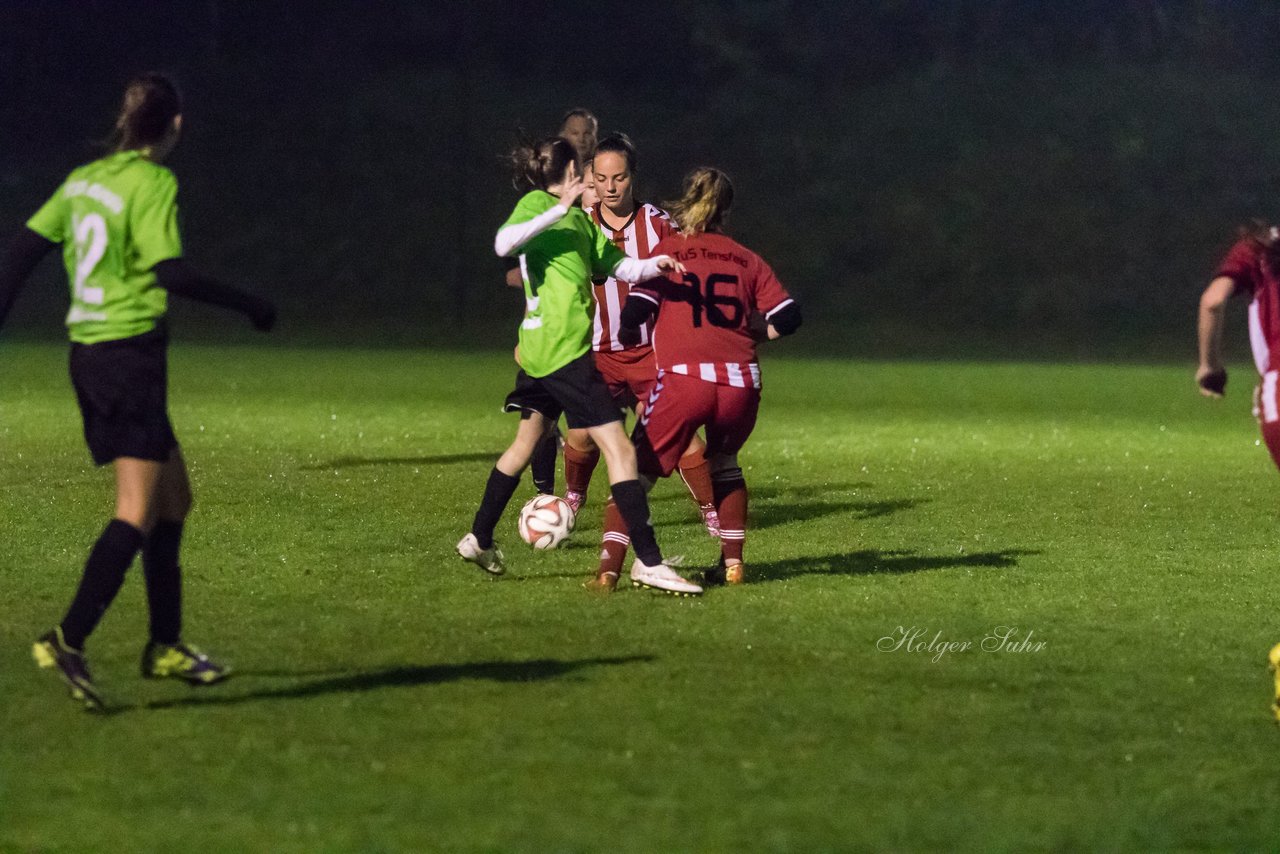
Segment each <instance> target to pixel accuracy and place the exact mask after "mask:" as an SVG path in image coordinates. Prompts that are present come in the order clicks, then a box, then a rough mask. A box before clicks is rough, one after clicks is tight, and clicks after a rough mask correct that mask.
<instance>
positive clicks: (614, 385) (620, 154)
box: [564, 133, 720, 591]
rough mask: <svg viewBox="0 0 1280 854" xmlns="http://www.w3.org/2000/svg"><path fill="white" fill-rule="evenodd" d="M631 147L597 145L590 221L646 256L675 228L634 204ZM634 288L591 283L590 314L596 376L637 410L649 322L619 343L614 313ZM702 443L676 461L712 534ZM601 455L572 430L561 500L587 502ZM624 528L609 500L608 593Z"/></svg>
mask: <svg viewBox="0 0 1280 854" xmlns="http://www.w3.org/2000/svg"><path fill="white" fill-rule="evenodd" d="M635 167H636V149H635V145H634V144H633V143H632V142H631V140H630V139H629V138H628V137H627V136H626V135H625V134H621V133H615V134H611V135H609V136H607V137H605V138H604V139H602V140H600V142H599V143H598V144H597V146H596V154H595V160H594V162H593V166H592V171H593V172H594V178H595V186H596V191H597V195H598V196H599V200H600V201H599V203H598V204H596V205H594V206H591V207H589V208H588V209H587V213H588V214H590V215H591V218H592V220H593V221H594V222H595V223H596V225H597V226H598V227H599V228H600V230H601V231H603V232H604V233H605V235H606V236H608V237H609V238H610V239H611V240H612V241H613V242H614V244H615V245H616V246H617V247H618V248H619V249H621V250H622V251H623V252H625V253H627V255H629V256H630V257H632V258H639V259H645V258H651V257H653V249H654V247H655V246H657V245H658V243H659V242H660V241H661V240H662V239H663V238H666V237H669V236H670V235H672V234H675V233H676V229H675V227H674V226H673V225H672V224H671V220H670V218H669V217H668V216H667V215H666V213H665V212H663V211H662V210H660V209H659V208H657V207H655V206H654V205H650V204H643V203H638V202H637V201H636V198H635V192H634V181H635ZM630 290H631V285H630V283H628V282H623V281H619V280H618V279H615V278H613V277H612V276H610V277H607V278H604V279H598V280H597V281H596V283H595V289H594V294H593V296H594V301H595V315H594V318H593V329H592V336H591V348H592V351H593V355H594V357H595V364H596V368H597V370H599V371H600V375H601V376H602V377H604V380H605V382H606V383H607V384H608V386H609V392H610V394H612V395H613V399H614V400H615V401H616V402H617V403H618V406H619V407H620V408H621V407H627V408H630V409H635V410H636V411H637V413H639V412H640V411H642V409H643V406H644V404H645V403H646V402H647V401H648V399H649V394H650V392H651V391H652V389H653V384H654V382H655V380H656V379H657V367H656V365H655V363H654V361H653V348H652V347H651V346H650V345H649V330H650V327H651V325H652V324H646V325H645V326H644V327H643V328H641V330H640V342H639V343H638V344H634V345H628V344H624V343H622V342H621V341H619V340H618V329H619V318H620V316H621V314H622V307H623V306H624V305H625V304H626V301H627V296H628V294H629V293H630ZM704 448H705V445H704V444H703V442H702V440H701V439H700V438H699V437H698V436H697V435H696V434H695V435H694V437H693V439H692V440H691V441H690V444H689V447H688V448H687V449H686V452H685V454H684V455H683V456H682V457H681V458H680V474H681V476H682V477H683V478H684V481H685V484H686V485H687V486H688V487H689V492H690V494H691V495H693V498H694V501H695V502H696V503H697V504H698V508H699V512H700V513H701V515H702V518H703V524H705V525H706V527H707V531H708V533H709V534H711V536H713V537H717V538H718V537H719V536H720V524H719V518H718V516H717V514H716V509H715V497H714V491H713V488H712V485H711V472H710V467H709V466H708V464H707V460H706V457H705V456H704V454H703V450H704ZM599 460H600V452H599V450H598V449H597V448H596V447H595V445H594V444H593V443H592V442H591V437H590V436H589V435H587V433H586V431H583V430H570V431H569V435H568V438H567V439H566V440H565V445H564V480H565V489H566V493H565V500H566V501H568V502H569V505H570V506H571V507H573V510H574V512H575V513H576V512H578V510H579V509H580V508H581V507H582V505H583V504H584V503H585V502H586V497H587V485H588V484H589V483H590V482H591V474H592V472H593V471H595V467H596V464H597V463H598V462H599ZM629 543H630V541H629V539H628V537H627V529H626V525H625V524H624V523H623V521H622V517H621V515H620V514H619V513H618V510H617V507H616V506H612V505H611V504H607V505H606V506H605V513H604V532H603V543H602V546H601V552H600V566H599V569H598V571H597V573H596V579H595V580H594V581H592V582H589V583H588V587H590V588H593V589H600V590H604V591H608V590H612V589H613V587H614V585H615V584H616V583H617V580H618V576H619V574H620V573H621V570H622V562H623V559H624V558H625V557H626V552H627V546H628V545H629Z"/></svg>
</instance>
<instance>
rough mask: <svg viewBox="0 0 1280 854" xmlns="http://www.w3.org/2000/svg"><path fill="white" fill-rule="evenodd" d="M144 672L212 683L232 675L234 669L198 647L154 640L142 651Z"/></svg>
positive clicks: (199, 683) (155, 676)
mask: <svg viewBox="0 0 1280 854" xmlns="http://www.w3.org/2000/svg"><path fill="white" fill-rule="evenodd" d="M142 675H143V676H144V677H146V678H147V679H181V680H182V681H184V682H187V683H189V684H191V685H212V684H213V683H215V682H221V681H222V680H223V679H226V678H227V677H228V676H230V675H231V668H230V667H227V666H226V665H225V664H219V663H218V662H216V661H214V660H213V659H211V658H209V656H207V655H205V654H204V653H203V652H201V651H200V650H198V649H196V648H195V647H194V646H190V645H188V644H185V643H176V644H173V645H172V646H170V645H169V644H162V643H155V642H154V641H152V642H151V643H149V644H147V647H146V649H144V650H143V651H142Z"/></svg>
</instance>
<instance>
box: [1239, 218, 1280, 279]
mask: <svg viewBox="0 0 1280 854" xmlns="http://www.w3.org/2000/svg"><path fill="white" fill-rule="evenodd" d="M1236 236H1237V237H1239V238H1240V239H1241V240H1248V241H1249V242H1250V243H1253V244H1254V245H1255V246H1257V247H1259V248H1260V249H1262V259H1263V263H1264V264H1265V265H1266V266H1267V269H1268V270H1273V271H1276V272H1280V229H1278V228H1276V227H1275V226H1273V225H1271V224H1270V223H1268V222H1266V221H1265V220H1261V219H1252V220H1249V222H1247V223H1245V224H1244V225H1242V226H1240V227H1239V228H1237V229H1236Z"/></svg>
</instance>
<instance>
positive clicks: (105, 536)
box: [62, 519, 144, 649]
mask: <svg viewBox="0 0 1280 854" xmlns="http://www.w3.org/2000/svg"><path fill="white" fill-rule="evenodd" d="M143 539H144V538H143V534H142V532H141V531H139V530H138V529H137V528H135V527H133V526H132V525H130V524H129V523H128V522H124V521H121V520H120V519H112V520H111V521H110V522H108V523H107V527H106V528H104V529H103V531H102V535H101V536H99V537H98V541H97V542H96V543H94V544H93V548H92V549H91V550H90V551H89V560H88V561H87V562H86V563H85V566H84V574H83V575H81V576H80V587H79V588H78V589H77V590H76V595H75V598H74V599H72V600H71V607H70V608H68V609H67V615H66V616H65V617H63V618H62V637H63V639H64V640H66V642H67V645H68V646H70V647H71V648H73V649H84V642H85V638H87V637H89V634H90V633H91V632H92V631H93V629H94V627H95V626H97V625H98V621H99V620H101V619H102V615H103V614H104V613H106V610H107V608H108V607H110V605H111V601H112V600H113V599H115V598H116V594H117V593H119V592H120V585H121V584H123V583H124V574H125V573H126V572H128V570H129V564H131V563H133V557H134V555H136V554H137V553H138V549H140V548H142V541H143Z"/></svg>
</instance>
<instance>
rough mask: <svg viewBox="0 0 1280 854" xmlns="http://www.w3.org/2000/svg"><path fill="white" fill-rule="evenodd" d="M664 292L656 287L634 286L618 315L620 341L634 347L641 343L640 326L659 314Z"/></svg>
mask: <svg viewBox="0 0 1280 854" xmlns="http://www.w3.org/2000/svg"><path fill="white" fill-rule="evenodd" d="M661 306H662V292H661V291H659V290H657V289H656V288H632V289H631V293H630V294H628V295H627V301H626V303H625V304H623V306H622V313H621V314H619V315H618V343H620V344H623V345H624V346H627V347H634V346H636V345H637V344H639V343H640V327H642V326H644V325H645V324H646V323H648V322H649V320H650V319H651V318H653V317H655V316H657V314H658V309H659V308H660V307H661Z"/></svg>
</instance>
